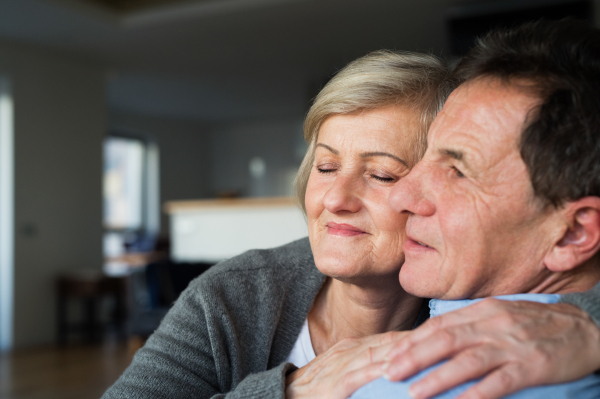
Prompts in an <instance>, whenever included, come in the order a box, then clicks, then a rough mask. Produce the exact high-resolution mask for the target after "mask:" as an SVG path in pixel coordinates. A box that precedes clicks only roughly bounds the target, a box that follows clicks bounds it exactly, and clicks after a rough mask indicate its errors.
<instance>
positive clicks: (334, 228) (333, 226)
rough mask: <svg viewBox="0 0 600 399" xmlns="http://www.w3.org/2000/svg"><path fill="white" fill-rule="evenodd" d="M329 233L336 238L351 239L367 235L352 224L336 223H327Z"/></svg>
mask: <svg viewBox="0 0 600 399" xmlns="http://www.w3.org/2000/svg"><path fill="white" fill-rule="evenodd" d="M327 232H328V233H329V234H332V235H334V236H342V237H350V236H357V235H360V234H365V232H364V231H362V230H361V229H359V228H358V227H354V226H352V225H350V224H345V223H334V222H329V223H327Z"/></svg>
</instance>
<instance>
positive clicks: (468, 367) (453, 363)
mask: <svg viewBox="0 0 600 399" xmlns="http://www.w3.org/2000/svg"><path fill="white" fill-rule="evenodd" d="M505 363H506V357H505V356H504V353H503V351H499V350H496V348H494V347H492V346H480V347H476V348H473V349H468V350H465V351H463V352H461V353H459V354H458V355H456V356H455V357H454V358H452V359H451V360H449V361H447V362H444V363H442V365H441V366H439V367H437V368H436V369H435V370H433V371H432V372H431V373H429V374H428V375H427V376H425V377H424V378H422V379H421V380H419V381H418V382H415V383H414V384H412V386H411V388H410V391H411V394H412V395H413V397H414V398H416V399H423V398H429V397H432V396H435V395H437V394H439V393H442V392H445V391H447V390H449V389H451V388H453V387H455V386H458V385H460V384H464V383H466V382H468V381H471V380H475V379H477V378H480V377H482V376H484V375H485V374H487V373H489V372H492V371H494V370H496V369H498V367H500V366H501V365H503V364H505Z"/></svg>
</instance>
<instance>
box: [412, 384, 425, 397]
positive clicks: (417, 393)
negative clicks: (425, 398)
mask: <svg viewBox="0 0 600 399" xmlns="http://www.w3.org/2000/svg"><path fill="white" fill-rule="evenodd" d="M422 394H423V389H422V388H421V387H420V386H419V385H418V384H413V385H411V386H410V387H409V388H408V395H409V396H410V397H411V398H413V399H421V397H422V396H421V395H422Z"/></svg>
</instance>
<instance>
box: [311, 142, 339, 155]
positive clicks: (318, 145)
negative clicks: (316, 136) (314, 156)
mask: <svg viewBox="0 0 600 399" xmlns="http://www.w3.org/2000/svg"><path fill="white" fill-rule="evenodd" d="M317 147H323V148H326V149H328V150H329V151H331V152H333V153H334V154H335V155H340V152H339V151H338V150H334V149H333V148H331V147H330V146H328V145H327V144H322V143H319V144H317Z"/></svg>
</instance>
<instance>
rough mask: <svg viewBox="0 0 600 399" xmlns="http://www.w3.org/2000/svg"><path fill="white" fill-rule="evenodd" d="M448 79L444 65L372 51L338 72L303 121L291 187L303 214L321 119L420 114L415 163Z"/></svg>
mask: <svg viewBox="0 0 600 399" xmlns="http://www.w3.org/2000/svg"><path fill="white" fill-rule="evenodd" d="M449 76H450V68H449V67H448V64H447V63H446V62H445V61H443V60H441V59H440V58H438V57H436V56H434V55H431V54H421V53H410V52H399V51H398V52H396V51H388V50H380V51H374V52H372V53H370V54H367V55H366V56H364V57H361V58H359V59H357V60H355V61H352V62H351V63H350V64H348V65H347V66H346V67H345V68H343V69H342V70H340V71H339V72H338V73H337V74H336V75H335V76H334V77H333V78H332V79H331V80H330V81H329V83H327V85H325V87H324V88H323V90H321V92H320V93H319V94H318V95H317V97H316V98H315V101H314V103H313V105H312V106H311V107H310V110H309V111H308V114H307V115H306V119H305V120H304V139H305V140H306V142H307V143H308V149H307V151H306V155H305V156H304V159H303V161H302V164H301V165H300V169H299V170H298V174H297V175H296V180H295V182H294V185H295V191H296V199H297V201H298V203H299V205H300V207H301V208H302V210H303V211H304V213H305V214H306V207H305V205H304V196H305V195H306V186H307V184H308V177H309V176H310V172H311V169H312V165H313V162H314V156H315V145H316V142H317V138H318V132H319V129H320V127H321V125H322V124H323V122H325V120H326V119H327V118H329V117H330V116H333V115H339V114H352V113H357V112H360V111H365V110H372V109H375V108H379V107H383V106H386V105H392V104H401V105H408V106H413V107H415V108H416V109H418V110H419V111H420V113H421V122H422V125H421V129H420V130H419V133H418V137H416V138H415V142H414V145H413V148H414V152H415V154H414V155H415V160H418V159H421V157H422V156H423V153H424V152H425V148H426V146H427V130H428V128H429V125H430V124H431V122H432V121H433V119H434V118H435V115H436V114H437V113H438V112H439V110H440V109H441V108H442V106H443V105H444V101H445V100H446V98H447V97H448V95H449V94H450V92H451V91H452V90H453V89H454V87H455V85H454V84H453V82H452V81H451V80H450V77H449Z"/></svg>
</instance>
